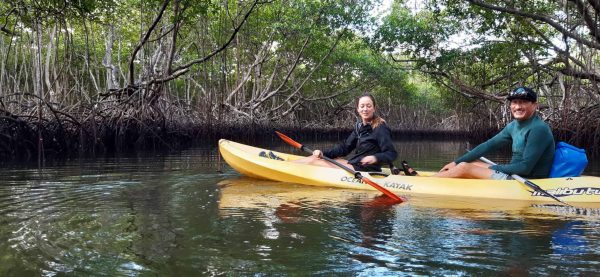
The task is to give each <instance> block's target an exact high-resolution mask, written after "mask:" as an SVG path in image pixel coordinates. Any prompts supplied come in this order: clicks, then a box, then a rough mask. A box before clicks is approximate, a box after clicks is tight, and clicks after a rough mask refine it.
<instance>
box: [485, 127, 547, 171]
mask: <svg viewBox="0 0 600 277" xmlns="http://www.w3.org/2000/svg"><path fill="white" fill-rule="evenodd" d="M553 143H554V139H553V137H552V133H551V131H550V129H548V128H544V127H542V126H540V127H537V128H533V129H531V131H529V135H528V136H527V141H526V143H525V149H524V150H523V158H522V159H520V160H517V161H513V162H511V163H509V164H502V165H494V166H492V167H490V169H494V170H498V171H502V172H504V173H506V174H518V175H525V176H527V175H530V174H531V171H532V170H533V168H534V167H535V165H536V164H537V163H538V162H539V160H540V158H541V157H542V155H543V154H544V150H546V148H547V147H548V145H550V144H553Z"/></svg>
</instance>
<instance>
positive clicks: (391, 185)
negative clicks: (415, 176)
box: [340, 176, 413, 190]
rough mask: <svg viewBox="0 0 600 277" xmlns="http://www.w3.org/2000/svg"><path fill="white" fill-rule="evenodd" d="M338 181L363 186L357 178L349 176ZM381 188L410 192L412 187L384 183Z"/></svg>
mask: <svg viewBox="0 0 600 277" xmlns="http://www.w3.org/2000/svg"><path fill="white" fill-rule="evenodd" d="M340 180H341V181H342V182H346V183H353V184H354V183H356V184H364V182H362V181H361V180H360V179H357V178H354V177H350V176H344V177H342V178H341V179H340ZM383 186H384V187H386V188H394V189H402V190H412V186H413V185H409V184H401V183H394V182H384V183H383Z"/></svg>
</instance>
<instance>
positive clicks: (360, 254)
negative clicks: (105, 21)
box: [0, 141, 600, 276]
mask: <svg viewBox="0 0 600 277" xmlns="http://www.w3.org/2000/svg"><path fill="white" fill-rule="evenodd" d="M264 144H267V145H268V144H270V142H264ZM328 145H331V143H322V144H312V145H311V146H314V148H322V147H326V146H328ZM396 145H397V148H398V150H399V152H400V153H401V159H406V160H408V161H409V162H410V163H411V165H413V166H414V167H415V168H416V169H417V170H419V169H427V170H434V169H438V168H439V167H441V166H442V165H443V164H444V163H445V162H447V161H448V160H450V159H451V158H453V157H454V156H455V155H457V154H459V153H461V151H464V150H463V149H464V148H465V147H466V146H465V144H464V143H462V142H452V141H446V142H442V141H437V142H427V141H418V142H417V141H403V142H397V143H396ZM275 148H276V149H280V150H285V151H292V149H290V148H289V147H287V146H284V145H281V144H278V145H277V146H275ZM489 158H491V159H494V160H496V161H502V160H506V156H503V155H502V154H498V155H494V156H491V157H489ZM586 174H590V175H598V176H600V170H599V167H598V165H597V163H595V164H592V165H591V166H589V167H588V171H586ZM0 179H1V180H3V181H2V183H1V185H0V276H31V275H47V276H54V275H65V274H67V275H77V276H79V275H109V276H114V275H119V276H131V275H166V276H175V275H184V276H190V275H191V276H198V275H224V274H225V275H307V274H319V275H328V276H329V275H362V276H371V275H398V274H399V273H405V274H410V275H483V274H494V275H509V274H515V275H525V274H532V275H594V274H596V272H598V271H599V270H600V262H598V261H599V260H600V228H598V227H600V220H599V219H600V213H599V212H598V211H597V210H582V209H573V208H565V207H560V206H556V205H540V204H531V203H523V202H510V201H490V200H485V201H481V200H475V199H460V198H440V197H419V198H415V197H413V198H411V199H409V201H408V202H406V203H403V204H400V205H395V206H387V205H381V202H382V201H384V200H385V199H382V198H380V197H378V193H377V192H371V191H353V190H340V189H328V188H325V189H324V188H315V187H309V186H302V185H296V184H285V183H276V182H268V181H260V180H254V179H250V178H245V177H241V176H240V175H239V174H237V173H236V172H235V171H233V170H232V169H231V168H229V167H228V166H226V165H223V164H221V163H220V159H219V157H218V155H217V150H216V148H215V147H214V146H212V147H206V148H195V149H190V150H187V151H183V152H181V153H176V154H169V155H150V154H148V155H140V156H127V157H107V158H102V159H89V160H75V161H66V162H64V163H61V164H56V165H49V166H47V167H45V168H43V169H37V168H36V167H28V166H22V165H21V166H5V167H4V168H3V169H2V170H0Z"/></svg>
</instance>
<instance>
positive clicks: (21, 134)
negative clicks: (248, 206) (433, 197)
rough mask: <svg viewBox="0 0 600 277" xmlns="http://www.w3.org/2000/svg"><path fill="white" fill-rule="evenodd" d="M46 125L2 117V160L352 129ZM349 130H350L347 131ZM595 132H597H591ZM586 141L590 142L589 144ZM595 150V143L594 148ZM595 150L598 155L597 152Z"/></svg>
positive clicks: (475, 136)
mask: <svg viewBox="0 0 600 277" xmlns="http://www.w3.org/2000/svg"><path fill="white" fill-rule="evenodd" d="M75 122H76V121H68V120H61V121H56V120H47V121H41V122H40V121H37V120H31V121H28V120H26V119H23V118H22V117H11V116H5V117H2V118H0V133H1V134H2V135H1V136H0V158H2V159H3V160H33V161H35V160H37V161H39V162H41V161H44V160H46V159H54V158H61V157H70V156H74V155H86V156H94V155H99V154H107V153H122V152H135V151H148V150H151V151H175V150H181V149H185V148H188V147H191V146H194V145H201V144H216V142H217V141H218V139H220V138H226V139H231V140H236V141H240V142H244V143H249V144H263V143H265V142H268V141H270V140H271V141H273V142H275V143H280V141H279V139H278V138H277V137H276V136H275V134H274V131H275V130H280V131H282V132H284V133H285V134H287V135H289V136H291V137H293V138H296V139H298V140H302V141H319V140H342V139H344V138H345V137H346V136H347V135H348V133H349V132H351V129H350V128H342V127H335V126H318V124H312V126H311V127H304V126H299V125H297V124H296V125H292V126H285V125H281V124H280V125H272V124H271V125H267V124H257V123H244V124H236V123H234V122H229V123H221V124H215V123H212V124H208V123H193V122H181V123H177V122H174V121H170V122H166V121H143V122H142V121H140V120H137V119H129V120H124V119H122V120H119V121H114V120H99V119H98V120H88V121H85V122H84V121H77V122H84V123H79V124H76V123H75ZM348 127H349V126H348ZM497 131H498V130H497V129H494V128H486V129H481V130H476V131H449V130H398V129H396V130H393V137H394V139H399V140H402V139H426V140H448V139H464V140H465V141H471V142H474V143H478V142H481V141H483V140H485V139H487V138H489V137H491V136H493V135H494V134H495V133H496V132H497ZM593 131H597V129H593ZM555 136H556V139H557V140H562V141H570V142H572V143H573V142H574V144H575V145H578V146H580V147H581V146H583V147H585V148H586V150H587V151H588V153H589V154H596V155H597V154H598V153H597V148H595V147H597V146H595V145H593V143H596V142H595V140H596V139H597V138H598V137H599V136H597V134H596V136H595V134H594V133H591V134H582V133H578V134H577V135H574V134H573V133H569V132H565V131H564V130H563V131H561V130H560V129H559V130H555ZM586 142H591V145H587V143H586ZM596 145H597V144H596ZM594 151H596V152H594Z"/></svg>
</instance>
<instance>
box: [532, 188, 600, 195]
mask: <svg viewBox="0 0 600 277" xmlns="http://www.w3.org/2000/svg"><path fill="white" fill-rule="evenodd" d="M546 191H547V192H548V193H550V194H552V195H554V196H556V197H563V196H569V195H598V196H600V188H593V187H582V188H568V187H565V188H557V189H549V190H546ZM531 195H532V196H545V195H544V194H543V193H541V192H538V191H534V192H533V193H531Z"/></svg>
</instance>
